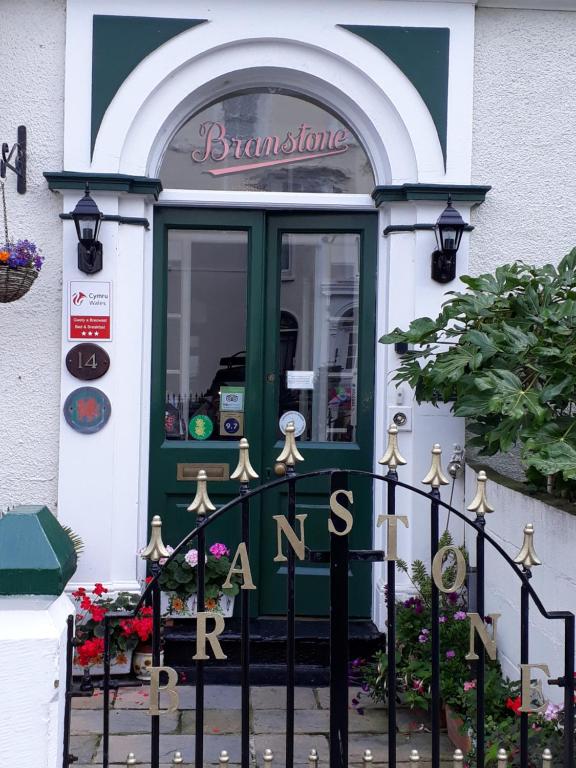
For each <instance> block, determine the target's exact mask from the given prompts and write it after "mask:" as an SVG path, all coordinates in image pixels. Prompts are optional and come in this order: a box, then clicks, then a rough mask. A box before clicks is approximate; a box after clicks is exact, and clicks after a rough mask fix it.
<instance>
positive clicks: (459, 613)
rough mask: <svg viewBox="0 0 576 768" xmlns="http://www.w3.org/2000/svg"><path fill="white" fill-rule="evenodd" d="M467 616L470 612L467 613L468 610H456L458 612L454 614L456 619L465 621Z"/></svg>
mask: <svg viewBox="0 0 576 768" xmlns="http://www.w3.org/2000/svg"><path fill="white" fill-rule="evenodd" d="M467 617H468V614H467V613H466V611H456V613H455V614H454V619H455V620H456V621H464V619H466V618H467Z"/></svg>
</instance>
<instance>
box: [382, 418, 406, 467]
mask: <svg viewBox="0 0 576 768" xmlns="http://www.w3.org/2000/svg"><path fill="white" fill-rule="evenodd" d="M378 464H385V465H386V466H387V467H388V471H389V472H396V469H397V468H398V466H399V465H400V466H401V465H402V464H406V459H405V458H404V457H403V456H402V454H401V453H400V451H399V450H398V427H397V426H396V424H390V426H389V427H388V445H387V446H386V450H385V452H384V456H382V458H381V459H380V461H379V462H378Z"/></svg>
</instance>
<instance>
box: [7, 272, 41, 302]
mask: <svg viewBox="0 0 576 768" xmlns="http://www.w3.org/2000/svg"><path fill="white" fill-rule="evenodd" d="M37 277H38V272H37V271H36V270H35V269H34V268H33V267H8V266H7V265H5V264H0V303H2V304H8V302H10V301H16V300H17V299H21V298H22V296H24V294H26V293H28V291H29V290H30V288H31V287H32V283H33V282H34V280H36V278H37Z"/></svg>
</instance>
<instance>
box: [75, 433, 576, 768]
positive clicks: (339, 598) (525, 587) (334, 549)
mask: <svg viewBox="0 0 576 768" xmlns="http://www.w3.org/2000/svg"><path fill="white" fill-rule="evenodd" d="M389 434H390V440H389V444H388V448H387V451H386V454H385V456H384V457H383V459H382V460H381V463H384V464H386V465H387V466H388V472H387V474H375V473H372V472H364V471H360V470H346V469H333V468H331V469H324V470H318V471H314V472H308V473H304V474H297V473H296V471H295V465H296V462H297V461H299V460H301V459H302V457H301V456H300V454H299V452H298V447H297V445H296V443H295V441H294V435H293V430H292V431H290V425H289V429H288V433H287V436H286V446H285V448H284V450H283V452H282V454H281V456H280V457H279V460H280V461H281V463H282V464H283V466H284V467H285V471H286V474H285V476H283V477H281V478H280V479H277V480H274V481H272V482H270V483H267V484H265V485H262V486H259V487H257V488H253V489H250V488H249V482H250V480H251V479H255V477H256V473H255V472H254V471H253V469H252V468H251V466H250V462H249V458H248V444H247V442H246V441H244V440H243V441H242V444H241V460H240V464H239V466H238V469H237V470H236V472H235V473H234V474H233V475H232V477H233V478H236V479H239V480H240V493H239V495H238V497H236V498H235V499H233V500H232V501H230V502H229V503H227V504H225V505H223V506H221V507H220V508H219V509H217V510H216V509H215V508H214V506H213V505H212V504H211V502H210V500H209V498H208V494H207V490H206V477H205V474H204V473H199V476H198V490H197V493H196V497H195V499H194V501H193V502H192V504H191V506H190V507H189V509H190V510H191V511H193V512H196V515H197V524H196V526H195V527H194V529H193V530H192V531H190V533H189V534H188V535H187V536H186V537H185V538H184V539H183V540H182V541H181V542H180V544H179V545H178V546H177V547H176V548H175V549H174V551H173V552H172V553H171V554H170V555H168V552H167V551H166V549H165V548H164V545H163V543H162V538H161V529H160V520H159V518H154V520H153V521H152V535H151V539H150V543H149V544H148V546H147V548H146V549H145V550H144V552H143V556H144V557H146V559H148V561H149V564H150V574H151V576H152V579H151V580H150V581H149V583H148V584H147V585H146V587H145V589H144V591H143V594H142V596H141V598H140V601H139V603H138V605H137V606H136V607H135V609H134V611H133V612H131V613H129V614H128V613H122V614H119V613H109V614H107V615H106V617H105V619H104V675H103V679H102V682H101V684H100V685H101V688H102V691H103V720H102V722H103V727H102V768H108V766H109V757H110V750H109V742H110V722H109V708H110V691H111V688H112V685H113V684H114V683H113V681H112V678H111V658H110V626H111V622H112V621H113V620H114V619H117V618H118V617H122V618H126V617H129V616H135V615H137V614H138V611H139V610H140V608H141V607H142V606H143V605H144V604H147V605H151V606H152V618H153V632H152V660H153V667H154V668H156V669H158V668H160V666H161V662H160V659H161V624H162V619H161V608H160V598H161V590H160V585H159V578H160V575H161V573H162V569H163V568H164V567H166V565H167V563H169V562H170V561H171V560H172V559H173V558H174V557H176V556H177V555H178V553H180V552H182V551H183V550H186V548H187V547H189V545H190V544H191V543H193V542H195V544H196V548H197V550H198V563H197V569H198V570H197V574H198V575H197V598H198V600H197V605H198V611H201V609H202V607H203V606H204V604H205V600H204V595H205V554H206V531H207V530H208V529H209V528H210V526H211V525H212V524H213V523H214V522H215V521H216V520H218V519H221V518H223V517H225V516H226V515H228V514H229V513H231V512H232V511H233V510H237V509H238V508H239V509H240V512H241V530H242V541H243V542H244V544H245V546H246V551H247V554H249V553H250V535H249V534H250V514H251V505H252V503H253V501H254V500H255V499H257V498H259V497H261V496H264V495H265V494H267V493H269V492H270V491H272V490H275V489H278V488H285V489H286V497H287V520H288V523H289V525H290V527H291V528H292V529H295V526H296V502H297V488H298V485H299V484H300V483H303V482H305V481H308V480H310V479H312V478H319V477H328V478H329V479H330V494H331V497H332V495H333V494H334V493H335V492H336V491H342V490H347V489H348V488H349V487H350V485H351V483H358V482H365V483H368V484H370V485H373V484H374V483H379V482H380V483H385V484H386V505H387V509H386V515H387V516H389V518H391V520H389V521H388V522H389V526H388V544H387V546H388V550H389V554H390V558H388V562H387V588H386V589H387V645H388V648H390V649H394V648H395V644H396V563H395V560H394V559H391V558H392V556H393V554H394V553H392V552H391V538H390V532H391V531H393V535H394V540H395V537H396V528H395V526H396V524H397V522H398V521H399V518H398V517H397V511H398V500H397V492H398V490H399V489H403V490H405V491H407V492H409V493H410V494H414V495H416V496H418V497H420V498H421V499H425V500H426V502H427V504H429V520H430V557H431V561H432V562H433V561H434V558H435V557H436V555H437V553H438V549H439V519H440V511H441V510H445V511H447V512H448V513H449V514H450V515H453V516H455V517H457V518H458V519H459V520H461V521H462V522H463V523H464V525H465V526H468V527H469V528H470V529H471V530H472V532H473V534H474V535H475V554H476V570H477V578H476V584H475V594H474V596H473V597H474V605H475V613H477V614H479V617H480V619H481V620H482V621H483V620H484V618H485V616H484V611H485V575H486V574H485V571H486V565H485V548H486V546H487V545H488V546H490V547H491V548H492V549H493V550H494V551H495V552H496V553H497V554H498V555H499V556H500V557H501V558H502V559H503V560H504V561H505V562H506V563H507V564H508V565H509V566H510V569H511V573H512V574H514V575H515V577H516V578H517V579H519V581H520V641H521V642H520V655H521V664H524V665H528V664H529V634H530V608H531V606H532V605H533V606H535V607H536V609H537V610H538V612H539V613H540V614H541V616H543V617H544V618H545V619H547V620H550V621H559V622H562V623H563V624H564V674H563V676H562V677H560V678H558V679H556V680H552V681H549V682H551V683H553V684H556V685H559V686H562V687H563V688H564V739H563V744H564V747H563V755H562V757H561V758H560V755H555V756H554V759H555V765H557V766H559V765H562V766H564V768H573V766H574V650H575V649H574V631H575V617H574V614H573V613H571V612H569V611H551V612H550V611H547V610H546V609H545V608H544V606H543V605H542V603H541V601H540V599H539V598H538V595H537V594H536V592H535V591H534V589H533V587H532V585H531V583H530V578H531V568H532V566H533V565H535V564H537V562H538V561H537V558H536V555H535V552H534V549H533V547H532V538H531V534H532V532H531V530H530V529H529V527H527V529H525V537H524V544H523V547H522V549H521V551H520V553H519V555H518V557H517V558H515V559H513V558H511V557H510V556H509V555H508V554H507V553H506V552H505V551H504V550H503V549H502V547H501V546H500V545H499V544H498V542H497V541H495V539H494V538H493V537H491V536H490V535H489V534H488V533H487V532H486V525H485V524H486V520H485V515H486V513H487V512H490V511H492V510H491V508H490V505H489V504H488V502H487V500H486V495H485V476H483V475H482V473H481V474H480V475H479V481H478V490H477V494H476V497H475V499H474V501H473V502H472V504H471V505H470V506H469V507H468V509H469V510H470V511H472V512H473V513H475V517H474V519H472V520H471V519H470V518H469V517H468V516H467V515H466V514H464V513H463V512H461V511H459V510H457V509H455V508H453V507H452V506H451V505H449V504H447V503H445V502H443V501H442V500H441V498H440V490H439V489H440V486H441V485H443V484H446V483H447V482H448V481H447V479H446V478H445V477H444V474H443V472H442V468H441V465H440V454H441V451H440V447H439V446H434V448H433V451H432V454H433V455H432V466H431V469H430V472H429V473H428V475H427V476H426V478H425V479H424V481H423V482H424V483H426V484H427V485H429V486H430V490H429V491H428V492H426V491H424V490H421V489H419V488H415V487H413V486H410V485H407V484H405V483H402V482H401V481H400V480H399V479H398V472H397V468H398V466H399V465H400V464H403V463H405V461H404V459H402V457H401V455H400V453H399V451H398V446H397V429H395V428H394V427H391V428H390V430H389ZM394 518H395V519H394ZM387 519H388V518H387ZM392 520H393V522H392ZM330 521H331V526H332V527H331V531H332V532H331V533H330V534H329V550H328V551H327V552H310V551H309V550H307V551H306V557H307V558H308V559H310V560H312V561H316V562H318V561H329V566H330V725H329V744H330V755H329V764H330V767H331V768H347V766H348V761H349V755H348V751H349V750H348V674H349V667H348V597H349V595H348V587H349V583H348V582H349V578H348V569H349V563H350V561H351V560H364V561H372V562H375V561H383V560H385V559H386V553H385V552H384V551H378V550H376V551H372V550H368V551H354V550H350V549H349V542H348V536H347V535H342V533H343V531H344V530H345V523H344V520H343V518H342V516H341V515H336V514H335V513H334V510H332V506H331V514H330ZM286 557H287V582H286V590H287V594H286V600H287V609H286V638H287V639H286V645H287V648H286V692H287V698H286V742H285V756H284V757H285V759H284V761H283V762H284V764H285V765H286V768H293V766H294V693H295V669H296V665H297V658H296V646H295V627H296V553H295V550H294V548H293V547H292V546H288V551H287V555H286ZM163 558H167V561H166V562H165V563H164V565H162V566H161V565H160V563H159V561H160V560H161V559H163ZM243 586H244V585H243ZM439 594H440V593H439V589H438V585H437V584H436V583H435V581H434V580H433V581H432V593H431V641H432V642H431V654H432V680H431V698H432V705H431V724H432V725H431V734H430V738H431V744H432V749H431V765H432V768H440V763H441V751H440V735H441V725H440V702H441V691H440V634H439V626H440V622H439V618H440V607H439ZM240 595H241V597H240V622H241V702H242V717H241V737H240V738H241V765H242V768H249V767H250V766H251V765H252V763H251V753H250V736H251V734H250V720H249V710H250V685H251V673H250V666H251V660H250V645H251V634H250V600H249V596H250V592H249V590H247V589H241V591H240ZM206 620H207V617H206V615H204V616H203V618H202V624H201V623H200V620H199V619H198V620H197V631H196V635H197V643H198V644H199V645H198V646H197V647H200V645H201V642H202V639H203V638H204V634H205V632H206ZM475 638H476V640H475V648H474V650H475V654H476V656H477V660H476V661H475V662H474V663H475V665H476V680H477V684H476V706H477V717H476V729H475V733H476V765H477V766H478V768H480V766H484V761H485V754H486V750H485V698H484V697H485V690H484V688H485V681H484V666H485V664H484V662H485V648H484V645H483V642H481V640H480V638H479V636H478V633H476V635H475ZM68 639H69V645H68V674H67V708H66V717H65V748H64V768H68V765H69V763H70V762H71V757H70V754H69V749H68V739H69V735H70V700H71V698H72V697H73V696H76V695H89V692H90V683H89V681H88V682H87V681H86V679H84V681H83V684H82V685H78V684H76V686H74V685H73V683H72V680H71V672H70V670H71V663H72V654H73V643H74V641H73V631H72V620H71V621H70V622H69V636H68ZM216 641H217V638H216ZM217 642H218V641H217ZM204 643H205V638H204ZM207 663H209V662H207V661H206V660H205V659H202V658H199V659H196V660H195V688H196V707H195V709H196V713H195V717H196V722H195V754H194V761H195V763H194V764H195V766H196V767H197V768H202V766H204V691H205V675H204V672H205V665H206V664H207ZM163 669H166V668H163ZM528 671H529V670H528ZM82 688H83V690H81V689H82ZM387 690H388V723H389V739H388V765H389V766H390V768H395V767H396V765H397V759H398V758H397V745H396V731H397V712H396V700H397V670H396V664H395V654H394V653H389V654H388V668H387ZM152 703H153V702H152ZM160 717H161V715H160V714H158V712H155V713H152V714H151V726H150V740H151V741H150V745H151V750H150V755H151V760H150V765H151V767H152V768H158V766H159V764H160V749H159V745H160ZM520 717H521V734H520V744H519V760H520V766H521V768H529V761H528V713H527V712H522V713H521V715H520ZM313 752H314V750H313ZM175 759H176V758H175ZM228 759H229V758H228V756H227V754H226V753H223V754H222V755H221V758H220V764H226V763H227V762H228ZM410 759H411V760H414V762H418V760H419V756H418V754H417V753H416V751H415V750H413V754H412V756H411V758H410ZM443 759H444V760H445V759H446V756H444V758H443ZM453 759H454V765H462V759H463V757H462V754H461V753H460V752H459V750H457V751H456V753H454V758H453ZM560 759H561V762H560ZM263 760H264V763H268V764H271V763H272V762H273V760H274V756H273V755H272V753H271V752H270V751H269V750H268V751H267V754H266V755H264V756H263ZM359 760H360V761H362V762H363V763H366V764H368V763H370V762H373V757H372V755H371V753H370V750H366V751H365V752H364V754H363V755H362V756H360V755H359V756H357V758H356V760H355V762H357V761H359ZM498 760H499V763H498V765H499V768H505V766H506V764H507V757H506V755H505V753H504V754H503V753H502V752H501V753H499V756H498ZM551 760H552V758H551V756H550V754H549V753H548V752H547V751H546V752H545V753H544V754H543V756H542V761H543V762H542V765H543V766H544V768H546V767H547V766H548V768H550V767H551V765H552V762H551ZM317 761H318V755H317V754H316V755H314V754H312V753H311V755H310V758H309V764H310V765H312V766H313V765H315V764H316V763H317ZM178 762H181V758H179V759H178V760H176V763H178Z"/></svg>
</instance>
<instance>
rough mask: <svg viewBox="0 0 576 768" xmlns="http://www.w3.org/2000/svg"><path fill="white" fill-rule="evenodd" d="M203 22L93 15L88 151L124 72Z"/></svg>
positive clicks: (203, 21) (91, 147)
mask: <svg viewBox="0 0 576 768" xmlns="http://www.w3.org/2000/svg"><path fill="white" fill-rule="evenodd" d="M206 21H207V19H161V18H156V17H154V16H148V17H146V16H94V20H93V27H92V126H91V143H90V153H91V154H92V152H93V151H94V144H95V143H96V136H97V135H98V131H99V130H100V125H101V124H102V119H103V118H104V114H105V112H106V110H107V109H108V107H109V106H110V103H111V101H112V99H113V98H114V96H116V93H117V92H118V90H119V88H120V86H121V85H122V83H123V82H124V81H125V80H126V78H127V77H128V75H130V73H131V72H132V71H133V70H134V69H136V67H137V66H138V64H140V62H141V61H143V60H144V59H145V58H146V56H148V55H149V54H150V53H152V51H155V50H156V49H157V48H159V47H160V46H161V45H164V43H166V42H168V40H171V39H172V38H173V37H176V35H179V34H181V33H182V32H186V31H187V30H189V29H193V28H194V27H197V26H198V25H199V24H203V23H205V22H206ZM112 52H113V55H111V53H112Z"/></svg>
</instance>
